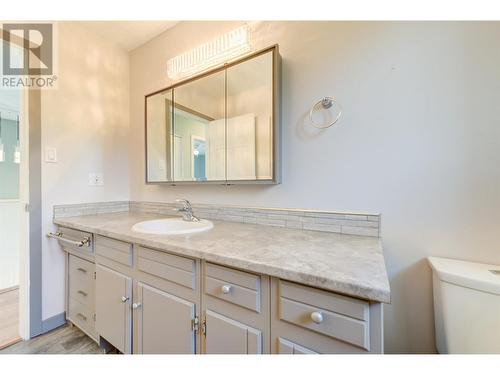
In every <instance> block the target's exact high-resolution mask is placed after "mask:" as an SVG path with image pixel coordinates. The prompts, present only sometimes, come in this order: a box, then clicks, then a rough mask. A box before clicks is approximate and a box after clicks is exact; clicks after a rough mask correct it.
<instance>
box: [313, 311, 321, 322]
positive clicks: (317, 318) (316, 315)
mask: <svg viewBox="0 0 500 375" xmlns="http://www.w3.org/2000/svg"><path fill="white" fill-rule="evenodd" d="M311 320H312V321H313V322H314V323H317V324H319V323H321V322H322V321H323V314H321V313H320V312H319V311H315V312H312V313H311Z"/></svg>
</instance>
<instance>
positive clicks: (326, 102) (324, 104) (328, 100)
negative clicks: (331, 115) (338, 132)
mask: <svg viewBox="0 0 500 375" xmlns="http://www.w3.org/2000/svg"><path fill="white" fill-rule="evenodd" d="M334 104H336V106H337V107H338V108H339V109H338V114H337V116H336V117H335V119H334V120H333V121H331V122H330V123H328V124H326V125H325V124H318V123H317V122H315V121H314V119H313V115H314V112H315V111H316V109H317V108H319V107H320V106H321V108H323V109H329V108H331V107H332V106H333V105H334ZM341 116H342V106H341V105H340V104H339V103H338V102H337V100H336V99H335V98H334V97H333V96H325V97H324V98H322V99H320V100H318V101H317V102H316V103H314V105H313V106H312V107H311V109H310V110H309V121H310V122H311V124H312V126H314V127H315V128H318V129H326V128H329V127H330V126H332V125H334V124H335V123H336V122H337V121H338V120H339V119H340V117H341Z"/></svg>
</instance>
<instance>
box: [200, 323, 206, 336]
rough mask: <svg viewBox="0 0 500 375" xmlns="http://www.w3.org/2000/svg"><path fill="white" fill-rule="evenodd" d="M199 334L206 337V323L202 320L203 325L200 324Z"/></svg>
mask: <svg viewBox="0 0 500 375" xmlns="http://www.w3.org/2000/svg"><path fill="white" fill-rule="evenodd" d="M201 333H203V336H205V337H207V321H206V320H204V321H203V323H201Z"/></svg>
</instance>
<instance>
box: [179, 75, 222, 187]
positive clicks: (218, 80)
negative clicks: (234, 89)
mask: <svg viewBox="0 0 500 375" xmlns="http://www.w3.org/2000/svg"><path fill="white" fill-rule="evenodd" d="M224 75H225V74H224V71H221V72H218V73H214V74H211V75H208V76H205V77H202V78H199V79H197V80H195V81H192V82H189V83H186V84H184V85H181V86H179V87H176V88H175V89H174V127H173V129H174V132H173V134H174V144H173V158H174V161H175V162H174V163H175V165H174V180H175V181H207V180H210V181H223V180H225V162H226V160H225V128H224V125H225V120H224V113H225V110H224V107H225V104H224Z"/></svg>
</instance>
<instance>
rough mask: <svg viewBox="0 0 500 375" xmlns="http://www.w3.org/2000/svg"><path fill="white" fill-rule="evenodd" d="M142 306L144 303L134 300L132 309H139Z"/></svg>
mask: <svg viewBox="0 0 500 375" xmlns="http://www.w3.org/2000/svg"><path fill="white" fill-rule="evenodd" d="M141 306H142V303H140V302H134V303H133V304H132V310H137V309H138V308H140V307H141Z"/></svg>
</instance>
